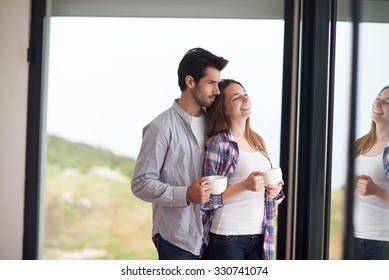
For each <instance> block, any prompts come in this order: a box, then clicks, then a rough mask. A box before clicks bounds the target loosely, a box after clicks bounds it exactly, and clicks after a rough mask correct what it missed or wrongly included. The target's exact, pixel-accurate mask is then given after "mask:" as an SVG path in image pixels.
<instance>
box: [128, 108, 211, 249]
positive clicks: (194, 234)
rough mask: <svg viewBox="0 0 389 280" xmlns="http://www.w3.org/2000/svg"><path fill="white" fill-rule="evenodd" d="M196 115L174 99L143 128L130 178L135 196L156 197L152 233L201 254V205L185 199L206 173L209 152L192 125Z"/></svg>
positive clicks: (153, 204) (154, 198) (154, 199)
mask: <svg viewBox="0 0 389 280" xmlns="http://www.w3.org/2000/svg"><path fill="white" fill-rule="evenodd" d="M191 121H192V117H191V116H190V115H189V114H188V113H186V112H185V111H184V110H183V109H182V108H181V107H180V106H179V105H178V104H177V102H176V101H175V102H174V104H173V106H172V107H170V108H169V109H168V110H166V111H165V112H163V113H161V114H160V115H159V116H157V117H156V118H155V119H154V120H153V121H151V122H150V123H149V124H148V125H146V126H145V127H144V128H143V140H142V145H141V149H140V152H139V155H138V158H137V161H136V165H135V169H134V175H133V178H132V182H131V187H132V192H133V193H134V195H135V196H137V197H139V198H140V199H142V200H144V201H148V202H152V208H153V230H152V235H153V236H154V235H155V234H157V233H159V234H160V235H161V236H162V238H163V239H165V240H167V241H168V242H170V243H172V244H174V245H176V246H178V247H180V248H181V249H184V250H186V251H189V252H191V253H192V254H195V255H200V249H201V246H202V236H203V226H202V214H201V211H200V205H199V204H194V203H190V202H188V201H187V200H186V193H187V189H188V187H189V185H190V184H191V183H192V182H193V181H194V180H196V179H198V178H200V177H201V176H202V168H203V159H204V154H202V153H201V150H202V149H200V148H199V145H204V143H197V140H196V137H195V135H194V134H193V132H192V129H191Z"/></svg>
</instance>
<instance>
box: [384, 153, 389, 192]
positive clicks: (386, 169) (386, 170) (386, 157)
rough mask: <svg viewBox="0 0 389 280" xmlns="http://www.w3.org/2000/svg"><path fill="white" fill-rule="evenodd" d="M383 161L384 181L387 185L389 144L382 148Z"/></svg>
mask: <svg viewBox="0 0 389 280" xmlns="http://www.w3.org/2000/svg"><path fill="white" fill-rule="evenodd" d="M383 163H384V169H385V175H386V183H387V186H389V146H387V147H386V148H385V150H384V155H383Z"/></svg>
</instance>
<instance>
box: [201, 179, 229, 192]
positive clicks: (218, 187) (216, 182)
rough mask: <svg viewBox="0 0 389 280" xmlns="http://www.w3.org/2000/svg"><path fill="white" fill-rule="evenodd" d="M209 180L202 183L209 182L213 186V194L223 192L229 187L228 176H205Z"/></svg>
mask: <svg viewBox="0 0 389 280" xmlns="http://www.w3.org/2000/svg"><path fill="white" fill-rule="evenodd" d="M205 178H207V180H208V181H205V182H203V183H202V185H205V184H208V185H209V186H210V187H211V193H212V194H221V193H222V192H224V191H225V189H226V188H227V177H226V176H219V175H212V176H208V177H205Z"/></svg>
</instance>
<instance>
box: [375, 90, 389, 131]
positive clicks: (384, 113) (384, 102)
mask: <svg viewBox="0 0 389 280" xmlns="http://www.w3.org/2000/svg"><path fill="white" fill-rule="evenodd" d="M371 116H372V119H373V121H374V122H376V123H379V122H385V123H386V124H389V88H387V89H385V90H384V91H382V92H381V93H379V94H378V96H377V98H376V99H375V100H374V102H373V107H372V113H371Z"/></svg>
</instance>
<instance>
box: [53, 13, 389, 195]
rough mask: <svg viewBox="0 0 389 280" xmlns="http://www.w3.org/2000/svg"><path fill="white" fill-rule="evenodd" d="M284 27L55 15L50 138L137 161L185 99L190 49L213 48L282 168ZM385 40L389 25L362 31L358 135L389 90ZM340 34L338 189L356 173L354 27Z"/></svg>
mask: <svg viewBox="0 0 389 280" xmlns="http://www.w3.org/2000/svg"><path fill="white" fill-rule="evenodd" d="M283 24H284V23H283V21H281V20H247V19H246V20H236V19H226V20H221V19H217V20H216V19H153V18H143V19H142V18H72V17H52V18H51V25H50V37H49V42H50V43H49V48H48V49H49V52H48V53H49V55H48V75H47V81H48V87H47V110H46V112H47V113H46V126H47V132H48V133H52V134H56V135H59V136H62V137H65V138H67V139H69V140H72V141H77V142H82V143H87V144H91V145H94V146H99V147H104V148H108V149H110V150H112V151H113V152H114V153H116V154H119V155H124V156H129V157H133V158H136V156H137V154H138V152H139V148H140V144H141V137H142V134H141V133H142V128H143V127H144V126H145V125H146V124H147V123H148V122H150V121H151V120H152V119H153V118H154V117H156V116H157V115H158V114H159V113H161V112H162V111H164V110H166V109H168V108H169V107H170V106H171V105H172V104H173V100H174V99H175V98H179V97H180V94H181V93H180V90H179V87H178V84H177V74H176V73H177V67H178V63H179V61H180V60H181V58H182V56H183V55H184V54H185V52H186V51H187V50H189V49H190V48H193V47H203V48H205V49H208V50H209V51H211V52H213V53H215V54H216V55H220V56H223V57H225V58H226V59H228V60H229V61H230V63H229V65H228V66H227V67H226V69H225V70H223V71H222V76H221V78H233V79H236V80H239V81H240V82H242V83H243V85H244V86H245V88H246V90H247V92H248V94H249V95H250V97H251V100H252V110H253V115H252V117H251V123H252V126H253V128H254V130H255V131H256V132H258V133H259V134H260V135H261V136H262V137H263V138H264V140H265V142H266V144H267V146H268V149H269V153H270V157H271V159H272V161H273V165H274V166H277V165H278V164H279V156H280V155H279V146H280V124H281V106H282V104H281V90H282V63H283ZM188 32H189V35H188ZM382 34H389V28H388V26H387V25H383V24H381V25H379V24H378V25H377V24H375V25H374V26H373V25H369V24H366V25H362V26H361V47H360V51H361V54H362V55H361V56H360V67H359V70H360V73H359V74H360V79H359V81H360V82H359V84H358V97H359V99H358V115H357V124H358V129H357V136H361V135H362V134H364V133H366V132H367V130H368V129H369V126H370V121H371V118H370V112H371V103H372V102H373V100H374V98H375V96H376V95H377V94H378V91H380V90H381V88H382V87H383V86H384V85H387V84H389V82H388V75H387V73H388V71H387V65H389V57H388V55H387V50H388V49H389V39H388V38H389V36H386V37H385V36H382ZM337 35H338V42H337V56H336V82H335V115H334V119H335V122H334V157H335V159H336V160H335V161H334V165H333V188H338V187H339V186H341V185H342V184H344V181H345V178H344V177H345V172H346V170H345V166H346V164H345V159H346V151H347V137H348V136H347V129H348V128H347V126H348V113H349V112H348V105H349V94H350V89H349V87H350V69H351V68H350V66H351V59H350V58H351V43H350V42H351V29H350V25H349V24H346V23H343V24H338V30H337ZM383 37H385V38H383ZM377 40H378V41H379V42H380V44H377ZM367 54H368V55H367Z"/></svg>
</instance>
